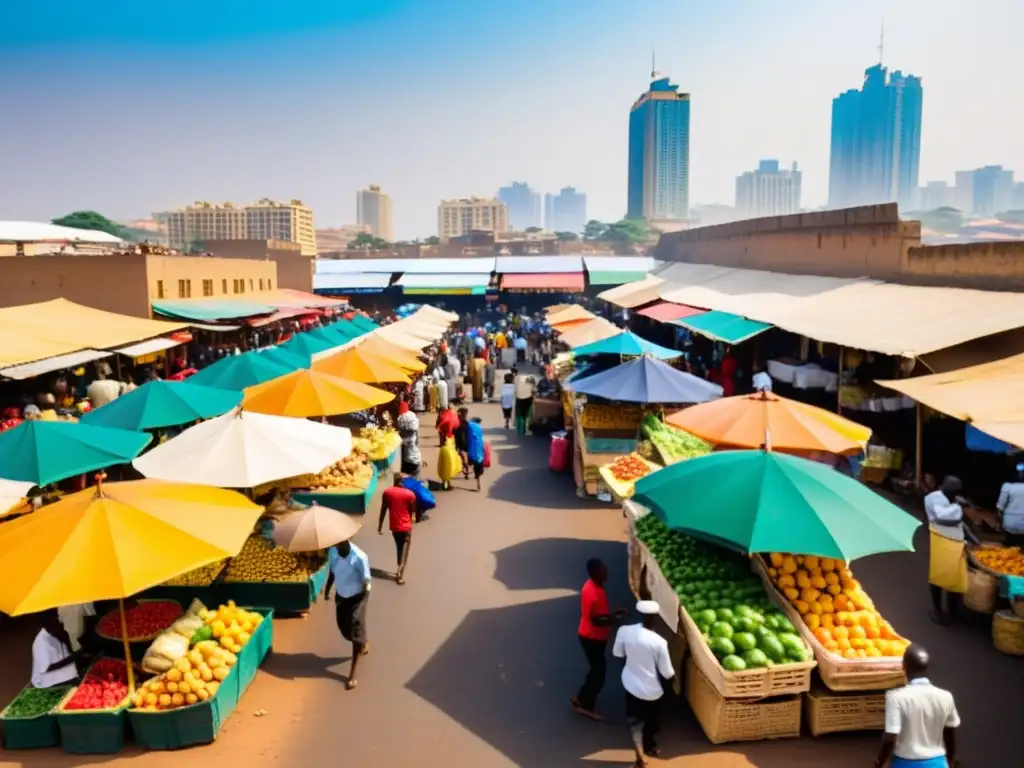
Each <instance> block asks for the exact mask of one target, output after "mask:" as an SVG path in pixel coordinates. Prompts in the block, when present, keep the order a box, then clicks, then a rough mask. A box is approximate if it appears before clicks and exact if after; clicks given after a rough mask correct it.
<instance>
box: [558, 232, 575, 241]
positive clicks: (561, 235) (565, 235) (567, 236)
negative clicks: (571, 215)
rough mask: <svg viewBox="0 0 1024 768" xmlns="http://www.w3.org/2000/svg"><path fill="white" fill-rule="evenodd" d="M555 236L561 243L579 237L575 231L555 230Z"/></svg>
mask: <svg viewBox="0 0 1024 768" xmlns="http://www.w3.org/2000/svg"><path fill="white" fill-rule="evenodd" d="M555 237H557V238H558V239H559V240H561V241H562V242H563V243H575V242H576V241H578V240H579V239H580V236H579V235H577V234H576V233H575V232H555Z"/></svg>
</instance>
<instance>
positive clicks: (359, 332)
mask: <svg viewBox="0 0 1024 768" xmlns="http://www.w3.org/2000/svg"><path fill="white" fill-rule="evenodd" d="M367 322H370V321H369V320H367ZM327 328H329V329H330V330H332V331H334V330H336V331H337V332H338V333H343V334H345V335H346V336H348V337H350V338H353V339H358V338H359V337H360V336H364V335H366V334H367V333H369V332H370V331H372V330H373V329H372V328H364V327H361V326H359V325H358V324H356V322H355V321H353V320H345V319H341V320H338V321H337V322H334V323H331V324H330V325H328V326H327Z"/></svg>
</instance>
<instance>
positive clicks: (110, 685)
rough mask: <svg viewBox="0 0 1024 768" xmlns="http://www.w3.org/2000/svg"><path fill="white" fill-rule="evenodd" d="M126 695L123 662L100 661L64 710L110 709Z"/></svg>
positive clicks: (126, 676) (94, 665) (117, 704)
mask: <svg viewBox="0 0 1024 768" xmlns="http://www.w3.org/2000/svg"><path fill="white" fill-rule="evenodd" d="M127 695H128V670H127V669H126V668H125V664H124V662H123V661H118V660H116V659H100V660H99V661H97V662H96V663H95V664H93V665H92V668H91V669H90V670H89V672H88V673H87V674H86V676H85V679H84V680H82V684H81V685H79V686H78V690H77V691H75V693H74V695H73V696H72V697H71V698H70V699H69V700H68V701H67V703H66V704H65V705H64V707H63V708H64V709H65V710H82V709H112V708H114V707H116V706H119V705H120V704H121V703H122V702H123V701H124V699H125V697H126V696H127Z"/></svg>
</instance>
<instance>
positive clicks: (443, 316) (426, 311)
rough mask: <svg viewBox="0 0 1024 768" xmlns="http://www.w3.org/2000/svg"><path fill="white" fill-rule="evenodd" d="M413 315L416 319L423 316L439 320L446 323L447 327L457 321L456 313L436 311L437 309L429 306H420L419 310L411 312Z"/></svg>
mask: <svg viewBox="0 0 1024 768" xmlns="http://www.w3.org/2000/svg"><path fill="white" fill-rule="evenodd" d="M413 315H414V316H416V317H419V316H423V317H429V318H432V319H434V320H441V321H444V322H445V323H447V324H448V325H451V324H452V323H454V322H455V321H456V320H458V319H459V315H458V313H457V312H446V311H445V310H443V309H438V308H437V307H433V306H431V305H430V304H424V305H422V306H421V307H420V308H419V309H417V310H416V311H415V312H413Z"/></svg>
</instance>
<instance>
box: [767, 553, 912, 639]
mask: <svg viewBox="0 0 1024 768" xmlns="http://www.w3.org/2000/svg"><path fill="white" fill-rule="evenodd" d="M769 564H770V567H769V568H768V576H769V577H770V578H771V580H772V581H773V582H774V583H775V585H776V586H777V587H778V588H779V590H780V591H781V592H782V594H783V595H785V597H786V599H787V600H789V602H790V604H791V605H792V606H793V607H794V608H795V609H796V611H797V612H798V613H799V614H800V616H801V617H802V618H803V622H804V624H805V625H806V626H807V628H808V629H809V630H810V631H811V632H812V634H813V635H814V637H815V639H817V641H818V642H819V643H821V645H822V646H823V647H824V648H825V650H826V651H829V652H830V653H833V654H835V655H837V656H841V657H843V658H844V659H870V658H883V657H884V658H900V657H902V656H903V652H904V651H906V649H907V646H909V645H910V642H909V641H908V640H905V639H903V638H902V637H900V636H899V634H897V633H896V631H895V630H894V629H893V628H892V625H891V624H890V623H889V622H888V621H886V620H885V619H884V618H883V617H882V615H881V614H880V613H879V612H878V611H877V610H876V609H875V604H874V603H873V602H872V600H871V598H870V597H868V594H867V593H866V592H865V591H864V589H863V587H861V585H860V582H858V581H857V579H855V578H854V576H853V572H852V571H851V570H850V569H849V568H848V567H847V565H846V563H844V562H843V561H842V560H834V559H832V558H829V557H815V556H814V555H806V556H804V555H792V554H787V553H783V552H772V553H771V554H770V555H769Z"/></svg>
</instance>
